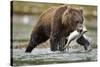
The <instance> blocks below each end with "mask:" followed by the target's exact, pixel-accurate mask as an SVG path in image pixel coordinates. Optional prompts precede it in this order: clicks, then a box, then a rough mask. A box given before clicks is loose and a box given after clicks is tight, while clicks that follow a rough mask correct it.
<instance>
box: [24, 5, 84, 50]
mask: <svg viewBox="0 0 100 67" xmlns="http://www.w3.org/2000/svg"><path fill="white" fill-rule="evenodd" d="M78 24H83V11H82V10H81V9H76V8H73V7H69V6H67V5H60V6H57V7H51V8H49V9H47V10H46V11H44V12H43V13H42V14H41V15H40V17H39V20H38V22H37V25H36V26H35V28H34V29H33V31H32V34H31V37H30V41H29V44H28V46H27V48H26V51H25V52H31V51H32V49H33V48H35V47H36V46H37V45H39V44H40V43H43V42H45V41H47V40H48V39H50V49H51V51H64V50H62V48H63V47H64V46H65V43H66V42H67V40H66V37H67V36H69V34H70V33H71V32H73V31H74V30H76V29H77V26H78Z"/></svg>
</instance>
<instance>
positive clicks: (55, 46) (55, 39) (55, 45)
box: [50, 32, 65, 51]
mask: <svg viewBox="0 0 100 67" xmlns="http://www.w3.org/2000/svg"><path fill="white" fill-rule="evenodd" d="M64 45H65V38H64V37H63V36H62V33H61V32H51V36H50V48H51V51H57V50H58V51H64V50H65V49H63V47H64Z"/></svg>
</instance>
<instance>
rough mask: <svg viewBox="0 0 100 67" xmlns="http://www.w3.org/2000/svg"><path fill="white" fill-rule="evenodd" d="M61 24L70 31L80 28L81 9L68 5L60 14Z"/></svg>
mask: <svg viewBox="0 0 100 67" xmlns="http://www.w3.org/2000/svg"><path fill="white" fill-rule="evenodd" d="M62 24H63V25H64V26H65V27H66V28H67V31H68V29H70V30H71V31H74V30H77V29H82V27H83V10H82V9H75V8H72V7H69V6H68V8H67V9H66V11H65V12H64V13H63V15H62Z"/></svg>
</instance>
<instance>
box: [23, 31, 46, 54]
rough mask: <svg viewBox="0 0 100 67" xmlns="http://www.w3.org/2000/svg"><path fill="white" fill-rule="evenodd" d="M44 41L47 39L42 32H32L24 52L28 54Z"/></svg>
mask: <svg viewBox="0 0 100 67" xmlns="http://www.w3.org/2000/svg"><path fill="white" fill-rule="evenodd" d="M46 40H48V37H47V36H46V35H45V34H44V33H43V32H39V33H37V32H33V33H32V35H31V39H30V41H29V44H28V46H27V48H26V51H25V52H28V53H30V52H31V51H32V50H33V49H34V48H35V47H36V46H37V45H39V44H40V43H42V42H45V41H46Z"/></svg>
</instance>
